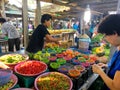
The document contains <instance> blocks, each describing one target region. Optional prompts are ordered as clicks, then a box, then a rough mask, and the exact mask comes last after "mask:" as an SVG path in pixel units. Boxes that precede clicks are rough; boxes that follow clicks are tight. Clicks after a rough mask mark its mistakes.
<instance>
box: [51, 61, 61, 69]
mask: <svg viewBox="0 0 120 90" xmlns="http://www.w3.org/2000/svg"><path fill="white" fill-rule="evenodd" d="M50 67H51V68H53V69H58V68H59V67H60V64H59V63H56V62H52V63H50Z"/></svg>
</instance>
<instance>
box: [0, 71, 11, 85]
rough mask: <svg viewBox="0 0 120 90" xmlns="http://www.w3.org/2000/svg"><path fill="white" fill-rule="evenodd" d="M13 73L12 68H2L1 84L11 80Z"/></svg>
mask: <svg viewBox="0 0 120 90" xmlns="http://www.w3.org/2000/svg"><path fill="white" fill-rule="evenodd" d="M12 73H13V72H12V70H8V69H0V86H2V85H5V84H6V83H8V82H9V80H10V77H11V76H12Z"/></svg>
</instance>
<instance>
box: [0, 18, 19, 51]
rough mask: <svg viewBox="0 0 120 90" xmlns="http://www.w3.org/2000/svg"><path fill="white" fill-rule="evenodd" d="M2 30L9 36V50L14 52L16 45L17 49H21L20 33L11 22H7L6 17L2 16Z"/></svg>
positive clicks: (0, 19)
mask: <svg viewBox="0 0 120 90" xmlns="http://www.w3.org/2000/svg"><path fill="white" fill-rule="evenodd" d="M0 23H1V25H2V26H1V30H2V34H3V35H4V36H7V37H8V51H10V52H14V45H15V48H16V51H18V50H20V35H19V32H18V31H17V30H16V27H15V26H13V25H12V24H11V23H10V22H7V21H6V19H5V18H0Z"/></svg>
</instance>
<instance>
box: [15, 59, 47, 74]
mask: <svg viewBox="0 0 120 90" xmlns="http://www.w3.org/2000/svg"><path fill="white" fill-rule="evenodd" d="M46 70H47V65H46V64H45V63H43V62H40V61H34V60H32V61H25V62H22V63H19V64H18V65H16V66H15V72H16V73H18V74H20V75H24V76H35V75H39V74H41V73H43V72H45V71H46Z"/></svg>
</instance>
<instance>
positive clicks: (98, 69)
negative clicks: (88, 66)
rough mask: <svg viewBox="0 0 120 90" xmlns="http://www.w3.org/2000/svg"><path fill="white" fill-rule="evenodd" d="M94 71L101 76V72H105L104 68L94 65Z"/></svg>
mask: <svg viewBox="0 0 120 90" xmlns="http://www.w3.org/2000/svg"><path fill="white" fill-rule="evenodd" d="M92 70H93V72H94V73H97V74H100V73H101V72H103V70H102V68H101V67H100V66H99V65H97V64H94V65H92Z"/></svg>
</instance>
